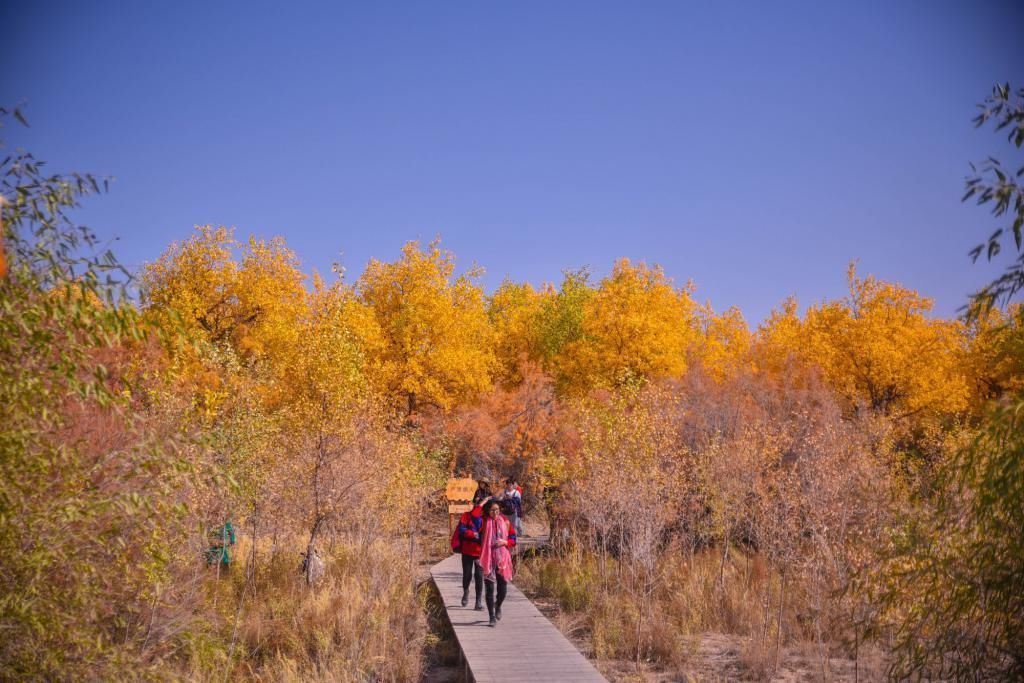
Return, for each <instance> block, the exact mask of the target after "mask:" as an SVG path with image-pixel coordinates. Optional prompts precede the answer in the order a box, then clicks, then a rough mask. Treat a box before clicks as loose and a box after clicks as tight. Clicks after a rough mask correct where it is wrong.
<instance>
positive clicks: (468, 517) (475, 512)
mask: <svg viewBox="0 0 1024 683" xmlns="http://www.w3.org/2000/svg"><path fill="white" fill-rule="evenodd" d="M485 500H487V497H486V496H485V495H484V494H482V493H481V492H480V491H479V490H478V491H477V492H476V494H475V495H474V496H473V509H472V510H470V511H468V512H463V513H462V517H460V518H459V527H458V534H459V552H460V553H461V554H462V606H463V607H465V606H466V605H467V604H469V584H470V583H473V584H474V588H475V589H476V603H475V604H474V605H473V609H475V610H482V609H483V608H484V606H483V603H482V602H481V597H482V596H481V593H483V583H484V577H483V570H482V569H481V568H480V552H481V542H482V540H483V522H484V512H483V507H482V505H483V503H484V502H485Z"/></svg>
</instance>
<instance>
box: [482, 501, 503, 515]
mask: <svg viewBox="0 0 1024 683" xmlns="http://www.w3.org/2000/svg"><path fill="white" fill-rule="evenodd" d="M495 505H497V506H498V512H501V503H499V502H498V501H497V500H495V499H494V498H491V499H490V500H489V501H487V502H486V503H484V517H486V516H487V515H489V514H491V508H492V507H493V506H495Z"/></svg>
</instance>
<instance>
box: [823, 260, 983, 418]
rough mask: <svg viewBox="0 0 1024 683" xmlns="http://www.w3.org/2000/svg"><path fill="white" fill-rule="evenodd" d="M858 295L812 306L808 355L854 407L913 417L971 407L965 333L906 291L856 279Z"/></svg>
mask: <svg viewBox="0 0 1024 683" xmlns="http://www.w3.org/2000/svg"><path fill="white" fill-rule="evenodd" d="M848 279H849V285H850V294H849V296H847V297H846V298H844V299H842V300H841V301H834V302H825V303H822V304H821V305H819V306H812V307H811V308H810V309H809V310H808V311H807V316H806V320H805V323H804V325H805V334H804V335H803V337H804V339H803V342H804V344H805V346H804V349H803V353H804V354H805V357H806V358H808V359H809V360H810V361H811V362H814V363H816V364H817V365H818V366H820V367H821V369H822V372H823V373H824V376H825V379H826V380H827V381H828V382H829V383H830V384H831V385H832V387H833V389H834V390H835V391H836V392H837V393H838V394H839V395H840V396H841V397H843V398H844V399H845V400H846V401H847V403H848V404H849V405H851V406H853V407H857V408H860V407H866V408H870V409H871V410H873V411H875V412H876V413H880V414H886V415H893V416H895V417H906V416H911V415H919V414H925V415H928V414H949V413H956V412H959V411H962V410H964V409H965V408H966V407H967V398H968V387H967V381H966V378H965V376H964V373H963V371H962V369H961V360H962V357H963V348H964V342H965V337H964V329H963V326H962V325H961V324H960V323H959V322H956V321H948V320H941V319H934V318H931V317H929V315H928V314H929V313H930V312H931V309H932V301H931V299H928V298H926V297H923V296H921V295H920V294H918V293H917V292H915V291H913V290H909V289H906V288H904V287H901V286H900V285H898V284H891V283H888V282H883V281H881V280H878V279H876V278H874V277H871V276H868V277H866V278H858V277H857V273H856V270H855V268H854V265H853V264H851V265H850V269H849V271H848Z"/></svg>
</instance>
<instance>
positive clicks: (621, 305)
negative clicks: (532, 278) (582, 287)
mask: <svg viewBox="0 0 1024 683" xmlns="http://www.w3.org/2000/svg"><path fill="white" fill-rule="evenodd" d="M695 313H696V311H695V306H694V304H693V301H692V300H691V299H690V295H689V293H688V291H687V290H685V289H684V290H678V289H676V288H675V287H674V286H673V284H672V281H671V279H669V278H668V277H667V276H666V275H665V273H664V271H663V270H662V269H661V268H660V267H658V266H655V267H648V266H647V265H646V264H644V263H640V264H637V265H633V264H632V263H630V262H629V260H628V259H620V260H619V261H618V262H616V264H615V266H614V268H613V269H612V273H611V275H609V276H608V277H606V278H603V279H602V280H601V282H600V284H599V286H598V287H597V289H596V290H595V291H594V293H593V295H592V296H590V297H588V298H587V300H586V302H585V303H584V305H583V310H582V314H583V315H582V336H581V337H580V338H578V339H575V340H573V341H571V342H569V343H567V344H565V346H564V347H563V348H562V350H561V352H560V358H559V367H560V370H561V372H562V373H563V375H564V376H565V377H566V379H567V382H568V388H569V390H570V391H574V392H580V391H584V390H586V389H589V388H591V387H607V388H613V387H618V386H622V385H624V384H629V383H632V382H638V381H639V382H642V381H644V380H649V379H653V378H657V377H671V376H678V375H681V374H682V373H683V371H684V370H685V369H686V364H687V352H688V351H689V349H690V347H691V345H692V344H693V343H694V342H695V341H696V339H697V325H696V319H695Z"/></svg>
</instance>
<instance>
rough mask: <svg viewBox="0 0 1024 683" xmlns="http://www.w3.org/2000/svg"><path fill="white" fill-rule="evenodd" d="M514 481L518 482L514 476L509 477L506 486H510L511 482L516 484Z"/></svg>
mask: <svg viewBox="0 0 1024 683" xmlns="http://www.w3.org/2000/svg"><path fill="white" fill-rule="evenodd" d="M514 483H516V480H515V479H513V478H512V477H509V478H508V479H506V480H505V485H506V486H508V485H509V484H514Z"/></svg>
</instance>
